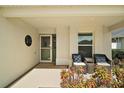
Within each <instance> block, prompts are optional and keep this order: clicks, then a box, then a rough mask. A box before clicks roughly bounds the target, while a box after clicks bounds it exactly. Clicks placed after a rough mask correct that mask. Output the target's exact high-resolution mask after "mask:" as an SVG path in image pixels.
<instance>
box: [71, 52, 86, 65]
mask: <svg viewBox="0 0 124 93" xmlns="http://www.w3.org/2000/svg"><path fill="white" fill-rule="evenodd" d="M72 60H73V64H72V65H76V66H78V65H79V66H80V65H81V66H86V59H85V58H84V56H82V55H81V54H72Z"/></svg>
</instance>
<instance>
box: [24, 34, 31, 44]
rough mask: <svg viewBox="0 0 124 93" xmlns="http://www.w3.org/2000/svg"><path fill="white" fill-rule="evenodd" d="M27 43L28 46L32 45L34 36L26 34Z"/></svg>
mask: <svg viewBox="0 0 124 93" xmlns="http://www.w3.org/2000/svg"><path fill="white" fill-rule="evenodd" d="M25 44H26V45H27V46H31V44H32V38H31V36H30V35H26V36H25Z"/></svg>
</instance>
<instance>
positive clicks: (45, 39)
mask: <svg viewBox="0 0 124 93" xmlns="http://www.w3.org/2000/svg"><path fill="white" fill-rule="evenodd" d="M40 62H52V35H40Z"/></svg>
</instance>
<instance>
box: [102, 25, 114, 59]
mask: <svg viewBox="0 0 124 93" xmlns="http://www.w3.org/2000/svg"><path fill="white" fill-rule="evenodd" d="M103 32H104V34H103V39H104V47H103V48H104V53H105V54H106V55H107V57H108V58H109V59H112V52H111V51H112V46H111V44H112V41H111V40H112V37H111V31H109V28H108V27H105V26H104V27H103Z"/></svg>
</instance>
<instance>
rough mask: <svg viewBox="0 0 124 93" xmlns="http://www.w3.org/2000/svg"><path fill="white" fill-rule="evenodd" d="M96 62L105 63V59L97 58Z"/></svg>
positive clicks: (102, 57)
mask: <svg viewBox="0 0 124 93" xmlns="http://www.w3.org/2000/svg"><path fill="white" fill-rule="evenodd" d="M96 62H99V63H105V62H106V58H105V57H104V56H97V57H96Z"/></svg>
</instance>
